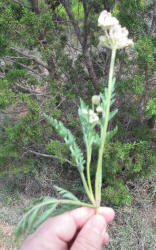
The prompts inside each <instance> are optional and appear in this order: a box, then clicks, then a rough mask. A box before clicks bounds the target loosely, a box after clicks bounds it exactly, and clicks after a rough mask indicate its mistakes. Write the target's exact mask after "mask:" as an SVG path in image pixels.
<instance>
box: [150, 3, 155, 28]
mask: <svg viewBox="0 0 156 250" xmlns="http://www.w3.org/2000/svg"><path fill="white" fill-rule="evenodd" d="M155 26H156V0H153V19H152V24H151V29H150V30H151V32H152V30H153V29H155Z"/></svg>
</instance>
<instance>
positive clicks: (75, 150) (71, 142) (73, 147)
mask: <svg viewBox="0 0 156 250" xmlns="http://www.w3.org/2000/svg"><path fill="white" fill-rule="evenodd" d="M44 116H45V117H46V118H47V120H48V121H49V122H50V123H51V124H52V125H53V126H54V127H55V129H56V131H57V132H58V134H59V135H60V136H62V137H63V139H64V141H65V143H66V144H67V145H68V146H69V149H70V151H71V155H72V157H73V159H74V160H75V162H76V165H77V167H78V170H79V171H83V170H84V164H85V160H84V157H83V153H82V152H81V150H80V148H79V147H78V145H77V144H76V142H75V137H74V136H73V135H72V133H71V132H70V130H69V129H67V128H65V127H64V125H63V123H62V122H60V121H57V120H56V119H54V118H53V117H50V116H48V115H44Z"/></svg>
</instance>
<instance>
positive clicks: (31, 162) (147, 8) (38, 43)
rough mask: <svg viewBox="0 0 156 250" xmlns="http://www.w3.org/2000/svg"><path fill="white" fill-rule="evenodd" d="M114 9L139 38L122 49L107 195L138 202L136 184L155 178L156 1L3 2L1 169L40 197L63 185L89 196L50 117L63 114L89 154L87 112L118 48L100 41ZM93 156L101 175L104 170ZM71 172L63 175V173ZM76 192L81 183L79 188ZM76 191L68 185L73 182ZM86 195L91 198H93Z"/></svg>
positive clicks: (113, 200)
mask: <svg viewBox="0 0 156 250" xmlns="http://www.w3.org/2000/svg"><path fill="white" fill-rule="evenodd" d="M103 9H106V10H108V11H111V12H112V13H113V15H115V16H116V17H117V18H118V19H119V20H120V23H121V25H122V26H125V27H126V28H127V29H128V30H129V32H130V37H131V38H132V39H133V40H134V42H135V47H134V48H133V49H125V50H121V51H118V53H117V60H116V81H117V87H116V102H115V104H114V106H115V107H117V108H118V110H119V112H118V115H117V116H116V118H115V119H114V120H113V122H112V123H111V124H110V127H111V126H112V127H113V126H114V125H118V133H117V135H116V136H115V138H114V139H113V141H112V142H110V143H109V145H108V147H107V150H106V152H105V154H104V161H103V162H104V166H103V169H104V174H103V200H104V201H105V203H106V204H109V205H110V204H114V205H116V206H119V205H122V204H125V203H128V204H130V202H131V194H130V191H129V186H128V184H127V183H133V181H134V179H138V178H139V179H140V178H143V179H145V178H146V177H149V176H150V175H151V174H152V173H153V172H154V169H155V165H156V158H155V156H154V151H155V148H156V137H155V135H156V133H155V131H156V128H155V120H156V89H155V84H156V71H155V68H156V36H155V34H156V33H155V32H156V30H155V27H156V1H144V0H131V1H128V0H124V1H120V0H118V1H113V0H112V1H107V0H98V1H94V0H87V1H85V0H79V1H78V0H73V1H69V0H58V1H57V0H56V1H51V0H3V2H0V132H1V136H0V174H1V180H2V182H3V183H4V184H5V185H7V184H8V183H9V184H8V185H9V186H10V187H12V189H15V188H17V189H18V190H19V191H23V192H25V193H27V194H28V193H29V194H30V193H31V195H39V194H46V195H47V194H51V193H53V192H54V190H53V187H52V185H53V184H54V183H55V184H56V183H58V182H60V181H61V182H62V180H63V185H62V186H64V188H67V186H70V184H69V181H68V180H66V181H65V179H68V178H70V179H72V181H71V182H70V183H72V189H73V190H75V192H77V193H78V194H79V195H80V196H84V195H83V189H82V188H81V187H80V185H79V179H78V178H77V174H76V169H75V168H74V166H72V165H73V163H72V159H70V155H69V150H68V148H67V146H66V145H65V144H64V143H63V142H62V141H61V138H60V137H59V136H58V135H57V134H56V132H55V130H53V129H52V128H51V126H50V125H49V124H48V122H47V121H46V120H45V118H44V117H43V113H46V114H49V115H51V116H53V117H54V118H57V119H58V118H59V120H62V121H63V123H65V124H66V126H67V127H68V128H70V129H71V130H72V132H73V133H74V134H75V136H76V137H77V138H78V143H79V146H80V147H81V148H82V150H84V145H83V143H82V134H81V128H80V124H79V120H78V116H77V109H78V106H79V100H80V97H82V98H83V99H84V100H85V101H86V102H88V101H89V100H90V98H91V96H92V95H93V94H98V93H99V91H100V90H102V89H103V88H104V86H106V84H107V78H108V72H109V62H110V51H109V50H107V49H101V48H99V47H98V37H99V35H100V32H101V31H100V30H99V28H98V27H97V18H98V15H99V13H100V12H101V11H102V10H103ZM94 152H95V153H94V157H93V159H92V176H94V174H95V170H94V162H95V161H96V158H97V152H96V148H95V151H94ZM60 173H61V174H60ZM70 188H71V187H70ZM67 189H68V188H67ZM84 199H85V197H84Z"/></svg>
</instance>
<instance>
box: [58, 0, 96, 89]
mask: <svg viewBox="0 0 156 250" xmlns="http://www.w3.org/2000/svg"><path fill="white" fill-rule="evenodd" d="M61 2H62V4H63V6H64V8H65V10H66V12H67V14H68V16H69V18H70V20H71V22H72V25H73V27H74V30H75V33H76V35H77V38H78V40H79V42H80V44H81V47H82V51H83V56H84V59H85V64H86V67H87V70H88V73H89V77H90V79H91V80H92V83H93V86H94V88H95V89H96V90H98V88H99V83H98V79H97V77H96V74H95V71H94V67H93V63H92V59H91V56H90V53H89V50H88V45H87V35H88V14H89V12H88V8H87V5H86V3H85V1H83V6H84V12H85V17H84V32H85V34H84V38H83V35H82V33H81V30H80V27H79V25H78V22H77V21H76V20H75V18H74V15H73V13H72V11H71V8H70V4H69V0H61Z"/></svg>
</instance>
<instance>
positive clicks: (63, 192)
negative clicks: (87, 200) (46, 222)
mask: <svg viewBox="0 0 156 250" xmlns="http://www.w3.org/2000/svg"><path fill="white" fill-rule="evenodd" d="M54 188H55V189H56V190H57V191H58V192H59V193H60V195H62V197H63V198H68V199H70V200H73V201H79V199H78V198H77V197H76V196H75V195H74V194H72V193H71V192H69V191H67V190H65V189H63V188H60V187H58V186H54Z"/></svg>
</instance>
